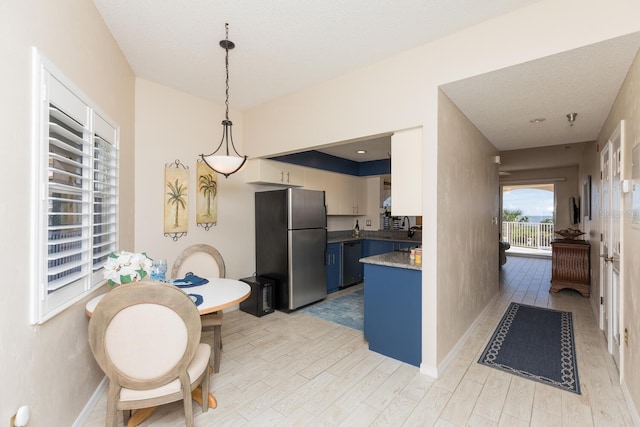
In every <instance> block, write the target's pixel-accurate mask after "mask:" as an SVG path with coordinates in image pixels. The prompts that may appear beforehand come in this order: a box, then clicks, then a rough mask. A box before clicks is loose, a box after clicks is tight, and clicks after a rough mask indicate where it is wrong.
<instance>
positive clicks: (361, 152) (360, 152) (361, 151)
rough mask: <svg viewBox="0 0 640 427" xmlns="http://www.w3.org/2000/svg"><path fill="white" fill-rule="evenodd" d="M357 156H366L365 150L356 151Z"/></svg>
mask: <svg viewBox="0 0 640 427" xmlns="http://www.w3.org/2000/svg"><path fill="white" fill-rule="evenodd" d="M356 153H357V154H367V150H358V151H356Z"/></svg>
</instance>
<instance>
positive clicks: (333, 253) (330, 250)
mask: <svg viewBox="0 0 640 427" xmlns="http://www.w3.org/2000/svg"><path fill="white" fill-rule="evenodd" d="M340 246H341V245H340V243H329V244H328V245H327V293H328V294H330V293H332V292H336V291H337V290H338V289H339V288H340V261H341V260H342V257H341V256H340Z"/></svg>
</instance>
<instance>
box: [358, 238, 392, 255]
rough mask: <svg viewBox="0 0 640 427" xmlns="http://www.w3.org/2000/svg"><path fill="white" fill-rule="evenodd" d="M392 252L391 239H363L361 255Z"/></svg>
mask: <svg viewBox="0 0 640 427" xmlns="http://www.w3.org/2000/svg"><path fill="white" fill-rule="evenodd" d="M388 252H393V241H391V240H371V239H366V240H365V241H364V248H363V253H362V256H363V257H369V256H374V255H380V254H386V253H388Z"/></svg>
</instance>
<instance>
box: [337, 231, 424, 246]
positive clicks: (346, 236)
mask: <svg viewBox="0 0 640 427" xmlns="http://www.w3.org/2000/svg"><path fill="white" fill-rule="evenodd" d="M327 239H328V241H330V242H335V241H340V240H355V239H356V238H355V237H354V236H353V230H340V231H329V232H328V233H327ZM359 239H374V240H375V239H378V240H397V241H407V242H416V244H421V242H422V231H420V230H416V232H415V234H414V235H413V237H411V238H409V237H408V236H407V230H378V231H370V230H360V237H359Z"/></svg>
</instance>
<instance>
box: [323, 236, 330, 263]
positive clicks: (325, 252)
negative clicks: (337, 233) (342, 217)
mask: <svg viewBox="0 0 640 427" xmlns="http://www.w3.org/2000/svg"><path fill="white" fill-rule="evenodd" d="M324 235H325V239H324V259H323V260H322V262H324V265H325V267H326V265H327V247H328V246H329V245H327V242H328V241H329V232H328V231H327V229H326V228H325V230H324Z"/></svg>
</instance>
